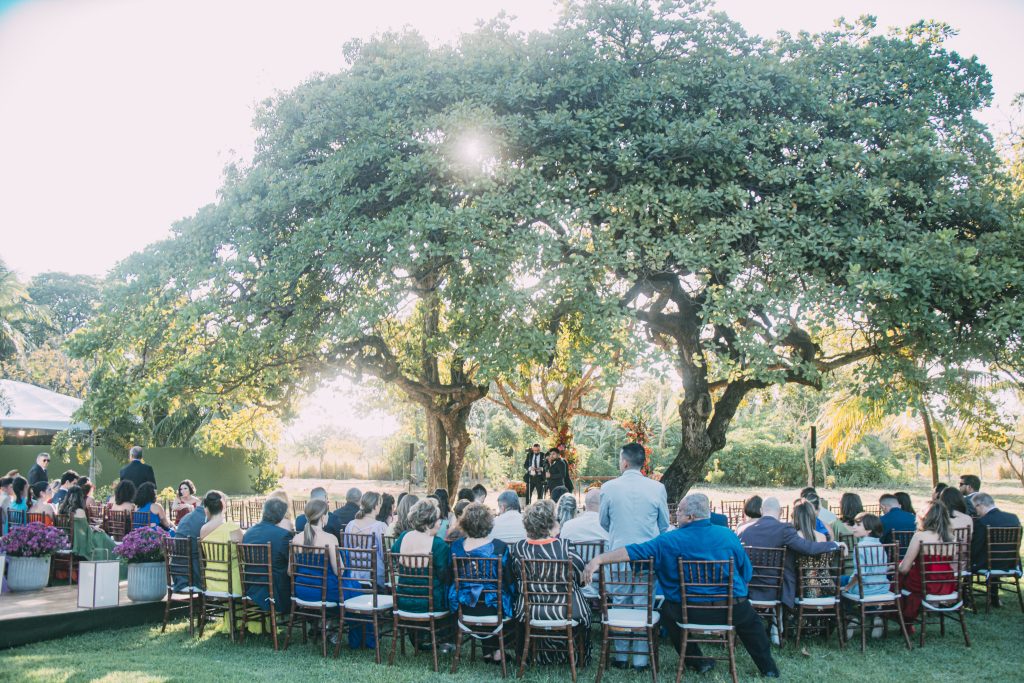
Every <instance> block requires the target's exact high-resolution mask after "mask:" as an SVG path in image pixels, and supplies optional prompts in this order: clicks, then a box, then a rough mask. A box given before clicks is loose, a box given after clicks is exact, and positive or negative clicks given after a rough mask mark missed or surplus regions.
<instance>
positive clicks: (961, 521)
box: [939, 486, 974, 533]
mask: <svg viewBox="0 0 1024 683" xmlns="http://www.w3.org/2000/svg"><path fill="white" fill-rule="evenodd" d="M939 502H940V503H942V504H943V505H945V506H946V512H948V513H949V524H950V527H952V529H953V531H954V533H955V532H956V530H957V529H970V530H971V531H973V530H974V518H973V517H971V516H970V515H969V514H967V500H966V499H965V498H964V494H962V493H960V489H956V488H953V487H952V486H947V487H946V488H945V489H943V490H942V493H940V494H939Z"/></svg>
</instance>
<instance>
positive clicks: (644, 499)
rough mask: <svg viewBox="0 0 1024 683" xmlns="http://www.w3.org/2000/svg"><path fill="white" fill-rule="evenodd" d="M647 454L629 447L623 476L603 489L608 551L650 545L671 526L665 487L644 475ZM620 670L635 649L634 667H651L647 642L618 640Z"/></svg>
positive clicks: (621, 466)
mask: <svg viewBox="0 0 1024 683" xmlns="http://www.w3.org/2000/svg"><path fill="white" fill-rule="evenodd" d="M646 459H647V454H646V452H645V451H644V447H643V446H642V445H640V444H638V443H630V444H626V445H625V446H623V447H622V450H621V451H620V452H619V471H620V472H622V474H621V475H620V476H619V477H618V478H617V479H613V480H611V481H609V482H608V483H606V484H604V485H603V486H602V487H601V509H600V517H601V527H602V528H604V530H605V531H607V532H608V544H607V545H606V546H605V548H606V550H616V549H618V548H623V547H625V546H627V545H632V544H636V543H646V542H647V541H649V540H651V539H652V538H656V537H657V536H658V535H659V534H662V533H664V532H665V530H666V529H668V526H669V517H668V494H667V493H666V492H665V485H664V484H662V483H661V482H658V481H654V480H653V479H649V478H647V477H645V476H644V475H643V473H642V472H641V471H640V469H641V468H642V467H643V466H644V462H645V461H646ZM615 602H616V603H617V604H628V603H631V602H632V599H631V598H630V597H629V596H623V597H622V598H621V599H616V601H615ZM614 645H615V661H614V662H613V666H615V667H616V668H620V669H621V668H626V667H627V666H629V663H628V653H629V651H630V648H632V650H633V652H634V655H633V666H634V667H635V668H644V667H646V666H647V661H648V658H647V654H639V653H644V652H645V651H646V643H644V642H642V641H633V642H629V641H622V640H615V642H614Z"/></svg>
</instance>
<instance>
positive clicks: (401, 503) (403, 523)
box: [387, 493, 420, 538]
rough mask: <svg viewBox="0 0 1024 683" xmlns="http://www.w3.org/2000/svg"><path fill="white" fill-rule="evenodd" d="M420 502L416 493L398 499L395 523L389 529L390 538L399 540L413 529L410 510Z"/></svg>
mask: <svg viewBox="0 0 1024 683" xmlns="http://www.w3.org/2000/svg"><path fill="white" fill-rule="evenodd" d="M418 502H420V498H419V496H417V495H416V494H415V493H406V494H403V495H401V496H399V497H398V507H397V508H395V521H393V522H392V523H391V526H389V527H388V533H387V535H388V536H394V537H395V538H398V537H399V536H401V535H402V534H403V533H405V532H406V531H408V530H409V529H412V522H410V521H409V510H411V509H412V508H413V506H414V505H416V503H418Z"/></svg>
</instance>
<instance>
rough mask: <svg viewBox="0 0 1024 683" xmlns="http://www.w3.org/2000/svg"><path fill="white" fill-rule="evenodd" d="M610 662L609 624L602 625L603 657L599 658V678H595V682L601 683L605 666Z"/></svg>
mask: <svg viewBox="0 0 1024 683" xmlns="http://www.w3.org/2000/svg"><path fill="white" fill-rule="evenodd" d="M607 663H608V624H603V625H602V626H601V657H600V659H598V660H597V678H596V679H594V683H601V677H602V676H604V667H605V666H606V665H607Z"/></svg>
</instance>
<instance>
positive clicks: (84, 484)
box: [75, 477, 96, 505]
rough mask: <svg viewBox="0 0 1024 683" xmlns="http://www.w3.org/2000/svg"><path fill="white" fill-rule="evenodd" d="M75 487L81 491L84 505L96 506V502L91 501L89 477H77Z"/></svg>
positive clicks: (91, 489)
mask: <svg viewBox="0 0 1024 683" xmlns="http://www.w3.org/2000/svg"><path fill="white" fill-rule="evenodd" d="M75 485H76V486H78V488H80V489H82V495H84V496H85V504H86V505H95V504H96V501H95V500H93V497H92V491H93V485H92V481H91V480H90V479H89V477H79V478H78V481H76V482H75Z"/></svg>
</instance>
